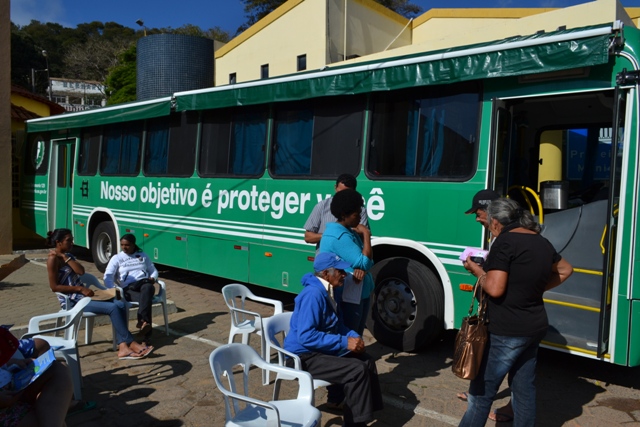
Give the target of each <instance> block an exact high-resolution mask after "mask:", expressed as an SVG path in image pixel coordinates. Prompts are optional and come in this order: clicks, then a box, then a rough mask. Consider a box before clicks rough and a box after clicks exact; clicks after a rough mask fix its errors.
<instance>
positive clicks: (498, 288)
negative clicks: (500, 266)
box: [462, 257, 509, 298]
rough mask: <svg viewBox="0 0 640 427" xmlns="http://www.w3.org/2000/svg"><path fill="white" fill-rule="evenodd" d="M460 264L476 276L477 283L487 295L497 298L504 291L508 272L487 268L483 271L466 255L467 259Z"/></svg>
mask: <svg viewBox="0 0 640 427" xmlns="http://www.w3.org/2000/svg"><path fill="white" fill-rule="evenodd" d="M462 265H463V266H464V268H466V269H467V270H468V271H469V272H470V273H471V274H473V275H474V276H476V277H477V278H478V284H479V285H480V286H481V287H482V289H483V290H484V291H485V292H486V293H487V295H489V296H491V297H493V298H498V297H501V296H502V295H504V293H505V292H506V290H507V279H509V274H508V273H507V272H506V271H502V270H489V271H488V272H485V271H484V270H483V269H482V267H481V266H480V265H479V264H477V263H475V262H473V261H471V257H467V260H466V261H465V262H464V263H463V264H462Z"/></svg>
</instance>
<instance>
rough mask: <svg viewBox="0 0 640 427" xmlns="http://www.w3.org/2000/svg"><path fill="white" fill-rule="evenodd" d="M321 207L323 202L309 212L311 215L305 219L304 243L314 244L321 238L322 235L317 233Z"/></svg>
mask: <svg viewBox="0 0 640 427" xmlns="http://www.w3.org/2000/svg"><path fill="white" fill-rule="evenodd" d="M322 206H323V202H320V203H318V204H317V205H315V206H314V207H313V210H312V211H311V215H309V218H307V222H305V223H304V230H305V232H304V241H305V242H307V243H313V244H316V243H318V242H319V241H320V239H321V238H322V233H318V230H320V224H321V222H322Z"/></svg>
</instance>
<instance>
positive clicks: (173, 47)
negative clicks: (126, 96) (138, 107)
mask: <svg viewBox="0 0 640 427" xmlns="http://www.w3.org/2000/svg"><path fill="white" fill-rule="evenodd" d="M213 61H214V57H213V40H211V39H207V38H204V37H195V36H186V35H183V34H152V35H150V36H146V37H142V38H140V39H139V40H138V44H137V59H136V84H137V89H136V94H137V98H138V100H139V101H142V100H146V99H153V98H160V97H163V96H170V95H172V94H173V93H175V92H180V91H185V90H192V89H202V88H207V87H212V86H213V81H214V80H213V78H214V77H213V71H214V70H213Z"/></svg>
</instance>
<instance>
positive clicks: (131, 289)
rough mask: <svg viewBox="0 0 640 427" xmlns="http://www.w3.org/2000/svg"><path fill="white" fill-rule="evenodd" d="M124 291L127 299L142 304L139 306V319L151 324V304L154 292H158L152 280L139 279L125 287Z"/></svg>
mask: <svg viewBox="0 0 640 427" xmlns="http://www.w3.org/2000/svg"><path fill="white" fill-rule="evenodd" d="M123 291H124V297H125V298H126V300H127V301H134V302H137V303H139V304H140V305H139V306H138V320H139V321H140V320H141V321H143V322H147V323H148V324H151V305H152V301H153V294H155V292H156V290H155V288H154V286H153V283H152V282H151V280H149V279H141V280H138V281H136V282H133V283H132V284H130V285H129V286H127V287H126V288H124V289H123Z"/></svg>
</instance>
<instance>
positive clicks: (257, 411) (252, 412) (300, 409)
mask: <svg viewBox="0 0 640 427" xmlns="http://www.w3.org/2000/svg"><path fill="white" fill-rule="evenodd" d="M209 365H210V366H211V372H212V373H213V378H214V380H215V382H216V386H218V389H219V390H220V391H221V392H222V394H223V395H224V408H225V419H226V422H225V426H226V427H253V426H255V427H258V426H260V427H263V426H267V427H280V426H287V427H294V426H296V427H305V426H308V427H312V426H319V425H320V419H321V417H322V414H321V413H320V411H318V409H316V408H315V407H314V406H313V380H312V378H311V375H310V374H309V373H308V372H304V371H296V370H295V369H291V368H286V367H282V366H278V365H271V364H269V363H267V362H265V361H264V360H263V359H262V358H261V357H260V356H259V355H258V353H256V351H255V350H254V349H253V348H251V347H249V346H248V345H246V344H238V343H233V344H227V345H223V346H222V347H218V348H217V349H215V350H214V351H213V352H212V353H211V355H210V356H209ZM238 365H240V366H241V367H242V373H241V374H242V384H240V387H239V386H238V384H236V378H235V377H234V374H233V369H234V368H235V367H236V366H238ZM252 366H255V367H257V368H259V369H261V370H263V372H264V370H269V371H275V372H276V373H278V374H282V375H283V376H289V377H291V378H295V379H297V380H298V395H297V397H296V399H291V400H277V401H276V400H272V401H269V402H265V401H262V400H258V399H256V398H253V397H250V396H249V390H250V387H249V384H248V382H249V370H250V369H251V367H252ZM223 376H226V378H227V380H226V381H225V380H224V379H223ZM225 383H228V385H229V386H228V387H226V386H225ZM239 402H245V406H244V407H243V408H242V409H241V408H240V405H239ZM231 408H233V411H232V409H231Z"/></svg>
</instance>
